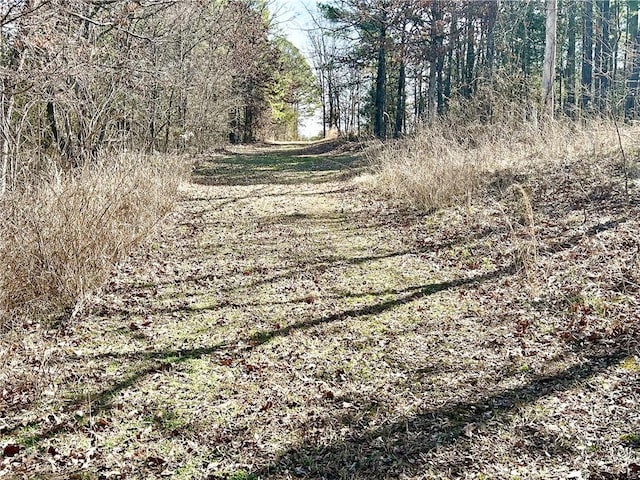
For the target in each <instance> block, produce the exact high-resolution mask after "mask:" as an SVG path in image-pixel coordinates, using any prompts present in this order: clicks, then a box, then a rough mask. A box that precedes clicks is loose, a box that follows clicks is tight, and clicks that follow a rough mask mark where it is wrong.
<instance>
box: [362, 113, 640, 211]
mask: <svg viewBox="0 0 640 480" xmlns="http://www.w3.org/2000/svg"><path fill="white" fill-rule="evenodd" d="M633 137H634V135H633V132H632V129H631V127H627V128H626V130H624V131H623V132H622V140H623V145H624V147H625V148H633V144H632V142H633ZM617 149H618V140H617V138H616V130H615V125H614V124H613V123H611V122H605V121H597V122H590V123H587V124H585V125H583V126H576V125H575V124H573V123H571V124H570V123H566V122H551V123H548V124H547V125H545V126H537V125H534V124H533V123H520V124H518V123H515V122H513V121H510V122H508V123H505V124H503V125H480V124H479V123H467V124H464V125H462V126H460V125H459V124H454V122H452V121H451V122H449V121H442V122H437V123H433V124H430V125H427V126H424V127H423V128H422V129H421V130H420V131H419V132H418V133H417V134H416V135H415V136H413V137H412V138H410V139H406V140H402V141H399V142H395V143H392V144H389V145H388V146H386V147H385V148H383V149H381V150H380V151H379V152H377V154H376V155H375V158H374V159H373V163H374V165H376V175H375V177H374V185H375V187H376V188H377V189H379V190H382V191H383V192H385V193H386V194H388V195H389V196H391V197H392V198H396V199H399V200H401V201H402V202H406V203H409V204H411V205H414V206H418V207H421V208H425V209H428V210H431V209H438V208H442V207H446V206H451V205H455V204H461V203H463V202H465V201H469V199H470V198H471V197H472V196H473V195H474V194H476V193H478V192H483V191H484V187H487V186H488V185H490V184H491V185H492V186H497V187H498V188H500V189H502V187H509V186H510V185H511V184H512V183H513V181H514V179H515V180H517V177H518V175H526V174H528V173H530V172H532V171H533V170H535V171H540V170H541V169H548V168H553V165H554V164H561V163H562V162H563V161H566V160H567V159H576V158H581V159H585V160H588V159H589V158H598V157H602V156H605V155H611V154H615V152H616V150H617Z"/></svg>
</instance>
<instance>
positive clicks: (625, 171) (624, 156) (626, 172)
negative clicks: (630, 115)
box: [613, 117, 629, 205]
mask: <svg viewBox="0 0 640 480" xmlns="http://www.w3.org/2000/svg"><path fill="white" fill-rule="evenodd" d="M613 124H614V125H615V127H616V134H617V136H618V146H619V147H620V153H621V154H622V171H623V174H624V199H625V202H626V204H627V205H629V170H628V168H627V154H626V153H625V151H624V147H623V146H622V137H621V136H620V129H619V128H618V121H617V120H616V118H615V117H613Z"/></svg>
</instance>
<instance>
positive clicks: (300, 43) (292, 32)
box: [273, 0, 322, 138]
mask: <svg viewBox="0 0 640 480" xmlns="http://www.w3.org/2000/svg"><path fill="white" fill-rule="evenodd" d="M309 10H310V11H312V12H315V11H316V0H289V1H287V0H276V2H275V5H274V7H273V11H274V13H275V18H276V21H277V22H278V24H279V28H280V30H281V31H282V32H283V33H284V34H285V35H286V36H287V38H288V39H289V41H290V42H291V43H293V44H294V45H295V46H296V47H298V49H299V50H300V51H301V52H302V54H303V55H304V56H305V57H307V58H309V57H310V55H311V52H310V49H309V40H308V38H307V30H308V29H309V28H310V26H311V25H312V24H313V23H312V20H311V17H310V15H309ZM309 63H311V62H309ZM299 130H300V135H301V136H302V137H307V138H310V137H314V136H316V135H318V134H320V133H321V132H322V116H321V114H320V113H319V112H316V115H315V116H314V117H312V118H309V119H303V121H302V124H301V125H300V129H299Z"/></svg>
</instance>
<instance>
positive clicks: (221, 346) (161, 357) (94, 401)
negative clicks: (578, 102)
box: [3, 271, 505, 445]
mask: <svg viewBox="0 0 640 480" xmlns="http://www.w3.org/2000/svg"><path fill="white" fill-rule="evenodd" d="M504 273H505V272H504V271H494V272H490V273H487V274H484V275H478V276H475V277H470V278H461V279H456V280H451V281H445V282H440V283H433V284H428V285H423V286H419V287H415V288H410V289H407V290H406V292H404V291H403V293H406V294H405V295H403V296H400V297H399V298H395V299H392V300H387V301H384V302H379V303H375V304H373V305H366V306H361V307H357V308H353V309H349V310H344V311H341V312H339V313H334V314H329V315H324V316H320V317H317V318H312V319H308V320H303V321H300V322H296V323H293V324H291V325H287V326H284V327H282V328H277V329H272V330H264V331H260V332H257V333H255V334H253V335H251V336H250V337H249V338H241V339H235V340H232V341H225V342H220V343H217V344H215V345H211V346H202V347H196V348H182V349H165V350H155V351H143V352H132V353H124V354H119V353H107V354H97V355H95V354H94V355H91V356H90V358H91V359H92V360H100V359H116V360H118V361H119V362H125V361H126V362H130V363H131V362H139V363H142V364H143V365H142V366H141V367H138V368H137V369H136V370H135V371H134V372H133V373H131V374H129V375H127V376H126V378H124V379H123V380H121V381H118V382H116V383H114V384H112V385H110V386H108V387H107V388H104V389H102V390H101V391H98V392H93V393H90V394H86V393H83V394H81V395H75V396H73V397H72V398H70V399H69V400H68V401H67V402H66V403H65V406H64V408H63V411H64V412H67V413H70V412H74V411H76V410H78V409H79V408H81V407H88V408H89V409H90V411H91V412H92V415H93V417H96V418H97V417H99V416H101V415H104V414H105V412H108V411H109V410H110V409H111V408H113V400H114V399H115V397H116V396H117V395H118V394H119V393H120V392H122V391H124V390H126V389H128V388H131V387H133V386H134V385H136V384H137V383H138V382H140V381H142V380H143V379H144V378H146V377H148V376H150V375H153V374H156V373H158V372H163V371H171V370H172V369H174V368H176V367H177V366H178V365H180V364H182V363H185V362H187V361H189V360H194V359H199V358H202V357H205V356H211V355H214V354H216V353H221V352H224V354H225V361H233V360H234V359H236V360H237V359H238V358H240V357H242V356H243V355H245V354H246V353H248V352H251V351H253V350H254V349H256V348H257V347H259V346H260V345H263V344H265V343H268V342H270V341H271V340H273V339H275V338H279V337H285V336H288V335H289V334H291V333H292V332H294V331H304V330H308V329H311V328H314V327H317V326H321V325H328V324H331V323H335V322H339V321H344V320H348V319H358V318H361V317H367V316H371V315H377V314H380V313H383V312H385V311H388V310H391V309H393V308H395V307H398V306H401V305H405V304H407V303H411V302H413V301H416V300H418V299H420V298H423V297H426V296H429V295H433V294H435V293H437V292H441V291H444V290H448V289H452V288H456V287H460V286H464V285H472V284H479V283H482V282H485V281H487V280H490V279H493V278H496V277H499V276H500V275H502V274H504ZM76 360H77V361H83V357H80V358H76ZM38 427H40V423H39V422H37V421H36V422H31V423H29V424H27V425H16V426H14V427H10V428H6V429H4V430H3V433H4V434H8V435H11V434H13V433H15V432H17V431H19V430H22V429H26V430H37V429H38ZM74 428H76V427H75V426H71V425H69V424H68V423H62V424H56V425H52V426H50V427H46V428H45V429H44V430H40V431H39V432H37V433H34V434H33V435H31V436H30V437H28V438H27V439H25V440H24V443H26V444H30V445H34V444H39V443H40V442H42V441H44V440H47V439H50V438H53V437H55V436H56V435H58V434H60V433H64V432H66V431H69V430H72V429H74Z"/></svg>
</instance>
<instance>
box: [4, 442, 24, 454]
mask: <svg viewBox="0 0 640 480" xmlns="http://www.w3.org/2000/svg"><path fill="white" fill-rule="evenodd" d="M18 453H20V445H16V444H15V443H10V444H8V445H6V446H5V447H4V449H3V450H2V455H3V456H5V457H13V456H15V455H17V454H18Z"/></svg>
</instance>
